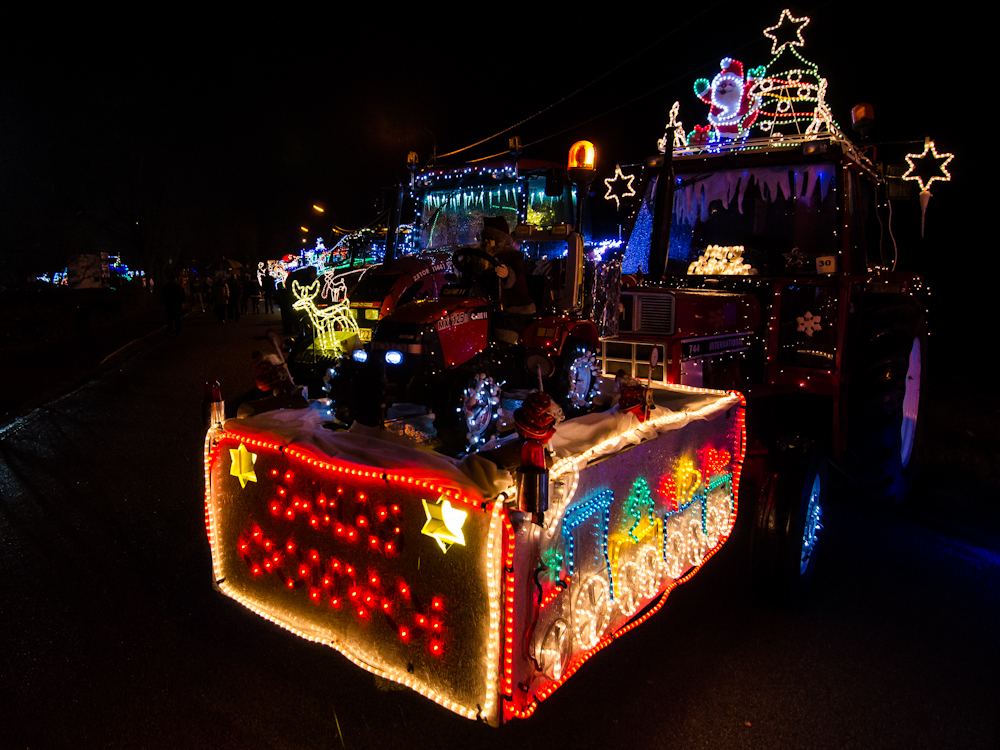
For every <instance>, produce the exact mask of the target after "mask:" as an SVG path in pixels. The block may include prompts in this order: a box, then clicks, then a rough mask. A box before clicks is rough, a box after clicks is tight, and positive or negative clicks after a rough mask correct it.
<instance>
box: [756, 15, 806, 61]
mask: <svg viewBox="0 0 1000 750" xmlns="http://www.w3.org/2000/svg"><path fill="white" fill-rule="evenodd" d="M786 18H787V19H788V21H789V23H790V24H791V25H792V26H793V27H794V26H795V24H800V25H799V26H798V27H796V28H795V39H791V40H789V41H787V42H781V43H780V44H779V43H778V36H777V34H772V33H771V32H772V31H781V32H782V35H784V32H785V31H790V30H791V29H782V28H781V27H782V26H783V25H784V23H785V19H786ZM808 25H809V18H808V16H802V18H795V17H794V16H793V15H792V14H791V13H789V12H788V8H785V9H784V10H783V11H781V15H780V16H779V17H778V22H777V23H776V24H775V25H774V26H770V27H768V28H766V29H764V36H766V37H767V38H768V39H770V40H771V54H772V55H775V56H777V55H780V54H781V53H782V52H784V51H785V47H802V46H804V45H805V40H804V39H803V38H802V29H804V28H805V27H806V26H808Z"/></svg>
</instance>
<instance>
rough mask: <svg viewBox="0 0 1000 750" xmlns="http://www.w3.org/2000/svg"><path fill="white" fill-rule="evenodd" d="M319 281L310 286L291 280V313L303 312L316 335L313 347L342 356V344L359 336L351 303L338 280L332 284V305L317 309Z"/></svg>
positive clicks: (344, 288) (343, 286)
mask: <svg viewBox="0 0 1000 750" xmlns="http://www.w3.org/2000/svg"><path fill="white" fill-rule="evenodd" d="M319 291H320V289H319V279H316V281H314V282H313V283H312V284H310V285H309V286H302V285H301V284H299V282H297V281H294V280H293V281H292V294H293V295H294V296H295V302H294V303H292V309H293V310H305V312H306V314H307V315H308V316H309V322H310V323H312V327H313V331H315V336H316V344H315V346H316V348H317V349H323V350H326V351H333V352H334V354H335V355H336V356H340V355H341V354H343V353H344V346H343V341H344V340H345V339H348V338H350V337H351V336H356V335H357V334H358V324H357V322H355V320H354V318H353V317H351V307H350V302H349V300H348V299H347V285H346V284H344V282H343V280H338V281H337V282H335V283H334V285H333V297H332V298H333V304H332V305H330V306H329V307H324V308H322V309H320V308H318V307H316V297H317V296H318V295H319Z"/></svg>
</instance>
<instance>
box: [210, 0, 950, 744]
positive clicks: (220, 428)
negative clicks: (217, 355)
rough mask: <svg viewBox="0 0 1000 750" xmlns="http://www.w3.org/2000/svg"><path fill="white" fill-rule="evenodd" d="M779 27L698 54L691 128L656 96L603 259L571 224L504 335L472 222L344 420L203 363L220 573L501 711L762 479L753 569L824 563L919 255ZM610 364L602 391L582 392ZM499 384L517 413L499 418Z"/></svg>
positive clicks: (596, 643) (536, 688) (710, 539)
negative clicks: (746, 48)
mask: <svg viewBox="0 0 1000 750" xmlns="http://www.w3.org/2000/svg"><path fill="white" fill-rule="evenodd" d="M786 21H787V22H789V23H791V24H793V25H794V24H799V26H798V27H797V32H801V28H802V27H803V26H804V24H805V22H807V19H795V18H792V17H791V16H790V15H788V13H787V11H785V12H783V13H782V15H781V19H780V21H779V24H778V25H777V26H775V27H773V28H772V29H768V30H767V32H774V31H775V30H777V29H779V27H781V26H783V24H784V23H785V22H786ZM787 31H788V29H782V32H783V33H782V34H781V36H782V37H783V38H787V37H788V36H789V35H788V34H787V33H784V32H787ZM768 36H769V37H770V38H772V39H775V46H774V47H773V48H772V54H774V55H775V57H774V59H772V60H771V62H770V63H768V64H767V65H765V66H761V67H758V68H754V69H752V70H751V71H749V72H745V71H744V68H743V66H742V65H737V64H736V61H733V60H731V59H726V60H724V61H723V64H722V66H721V68H722V73H720V74H719V76H717V77H716V79H715V81H714V82H711V83H709V82H708V81H707V80H706V81H699V82H698V84H697V85H696V87H695V92H696V94H697V95H698V96H699V97H700V98H702V99H703V100H707V101H710V102H711V109H710V118H709V124H708V125H705V126H702V127H698V128H696V129H695V131H692V132H691V133H689V134H685V133H684V131H683V130H682V128H681V125H680V123H679V122H677V121H676V111H677V110H676V108H675V109H674V112H673V116H672V120H671V123H670V125H669V126H668V129H667V133H666V135H665V137H664V138H663V139H662V140H661V144H662V149H661V153H660V154H658V155H657V156H654V157H652V158H651V159H649V160H647V162H646V164H645V166H644V169H643V174H642V181H641V183H642V184H641V187H640V189H639V191H638V199H639V200H638V203H639V205H638V207H637V209H636V211H635V213H634V216H633V218H632V221H631V222H630V228H629V236H628V242H627V244H626V246H625V249H624V251H623V254H622V256H620V257H612V258H610V259H608V260H604V261H601V262H600V263H598V264H596V267H595V268H593V269H592V270H593V276H592V278H591V279H590V280H589V281H588V284H589V287H590V288H589V291H587V290H586V287H587V284H584V283H583V281H584V277H583V274H582V269H583V262H582V255H583V248H582V241H581V240H580V239H579V237H578V236H577V235H575V234H569V236H568V237H567V238H566V241H567V244H568V252H567V257H566V260H565V262H564V263H563V270H564V273H563V274H562V276H561V278H560V283H559V284H555V285H554V286H555V287H556V292H557V293H556V294H555V295H553V296H552V298H551V299H547V300H542V302H543V304H541V305H539V308H540V309H541V310H542V311H543V314H542V315H539V316H535V317H530V318H527V319H524V320H522V321H521V324H520V325H519V326H518V327H517V329H516V330H515V331H513V333H514V337H515V338H516V340H517V343H516V344H509V343H508V344H503V343H501V342H502V341H503V340H504V339H505V338H508V337H507V336H506V335H503V336H502V335H500V333H499V332H502V331H506V332H508V333H510V332H511V326H512V325H513V321H515V320H516V319H514V318H512V316H510V315H509V311H505V310H504V309H503V306H502V304H501V301H502V297H501V295H500V294H499V292H498V291H494V290H493V288H492V285H493V284H499V282H498V281H497V278H501V277H502V274H497V273H496V272H495V271H493V270H492V269H491V268H490V267H491V266H492V259H491V258H489V257H479V256H477V254H476V253H474V252H472V251H462V252H461V253H459V254H458V255H457V257H456V258H455V261H456V265H457V266H458V268H459V270H460V271H463V276H462V279H461V280H460V281H459V282H458V283H453V284H449V285H447V286H445V287H444V288H443V289H442V290H441V293H440V295H439V297H438V299H436V300H433V299H425V300H416V301H412V302H410V303H409V304H403V305H400V306H398V307H397V308H396V309H395V310H394V311H392V312H391V313H390V314H388V315H386V316H385V317H384V318H382V319H381V320H380V321H379V324H378V327H377V328H376V329H375V331H374V333H373V335H372V340H371V346H370V348H368V349H363V348H358V349H355V350H354V351H353V354H352V358H351V359H350V360H349V363H350V365H349V367H348V368H346V369H344V371H343V372H342V373H341V376H339V377H343V378H344V379H345V381H346V382H347V383H348V384H349V388H348V392H347V394H346V395H345V396H343V397H342V398H341V399H340V400H341V401H343V403H345V404H347V405H348V406H349V408H350V409H351V410H353V411H354V412H355V415H354V419H353V421H352V423H351V424H350V426H349V427H348V426H346V425H345V423H344V422H342V421H337V420H334V418H333V411H334V408H335V407H336V406H338V404H337V403H334V402H332V401H331V400H330V399H316V400H314V401H311V402H306V400H305V399H301V398H300V399H299V400H298V401H296V402H295V403H294V404H292V403H291V402H287V401H286V402H281V403H284V404H285V406H284V408H281V407H280V406H275V405H274V403H275V402H271V403H268V404H265V407H266V409H264V408H249V409H246V410H245V411H244V409H243V407H242V406H241V408H240V412H239V414H240V415H241V416H238V417H237V418H235V419H233V418H230V419H226V413H225V405H224V403H223V402H222V401H221V394H220V393H218V389H217V388H216V389H214V390H213V391H212V399H211V402H210V403H209V404H208V414H209V415H210V426H209V429H208V433H207V435H206V440H205V447H204V463H205V522H206V529H207V535H208V539H209V543H210V546H211V553H212V572H213V582H214V585H215V586H216V588H217V589H218V590H219V591H220V592H222V593H224V594H225V595H226V596H229V597H231V598H232V599H234V600H235V601H236V602H239V603H240V604H242V605H243V606H245V607H247V608H248V609H250V610H251V611H253V612H255V613H256V614H258V615H260V616H261V617H264V618H266V619H268V620H269V621H271V622H273V623H275V624H277V625H279V626H280V627H283V628H286V629H287V630H289V631H290V632H292V633H294V634H296V635H298V636H300V637H302V638H304V639H308V640H309V641H311V642H316V643H320V644H323V645H326V646H328V647H330V648H331V649H335V650H337V651H338V652H340V653H342V654H343V655H344V656H345V657H346V658H347V659H349V660H350V661H351V663H352V664H354V665H357V666H359V667H361V668H363V669H366V670H368V671H370V672H372V673H373V674H375V675H376V676H378V677H380V678H383V679H387V680H391V681H393V682H396V683H399V684H401V685H405V686H407V687H409V688H412V689H413V690H416V691H418V692H420V693H421V694H422V695H424V696H426V697H428V698H430V699H431V700H434V701H436V702H437V703H439V704H441V705H442V706H444V707H446V708H447V709H449V710H450V711H453V712H455V713H457V714H459V715H461V716H464V717H467V718H469V719H474V720H478V721H483V722H486V723H488V724H490V725H493V726H496V725H498V724H500V723H502V722H504V721H507V720H509V719H513V718H527V717H529V716H531V715H532V714H533V713H534V712H535V711H536V710H538V709H539V706H540V705H541V704H542V703H543V702H544V701H545V700H546V699H547V698H548V697H549V696H551V695H552V693H553V692H554V691H555V690H557V689H559V688H560V687H561V686H562V685H564V684H565V683H566V681H567V680H568V679H569V678H570V677H572V675H573V674H575V673H576V672H577V671H578V670H579V669H580V668H581V667H583V666H584V664H585V663H586V662H587V660H588V659H589V658H590V657H591V656H593V655H595V654H596V653H598V652H599V651H601V650H603V649H605V648H606V647H608V646H610V645H611V644H613V643H614V641H615V640H617V639H618V638H620V637H622V636H623V635H625V634H626V633H627V632H628V631H629V630H631V629H633V628H635V627H637V626H639V625H641V624H642V623H643V622H645V621H646V620H648V619H649V618H650V617H652V616H653V615H655V613H656V612H657V611H659V609H660V608H662V607H663V606H664V604H665V602H666V600H667V597H668V595H669V594H670V592H671V591H673V590H674V589H675V588H676V587H677V586H679V585H682V584H684V583H685V582H687V581H688V580H690V579H691V577H692V576H693V575H694V574H695V573H697V571H698V570H699V569H700V568H701V567H702V566H703V565H704V564H705V563H706V561H708V560H709V559H710V558H711V557H712V556H713V555H714V554H715V553H716V552H717V551H718V550H719V549H720V547H721V546H722V545H723V544H724V543H725V542H726V540H727V539H728V538H729V536H730V534H731V533H732V531H733V528H734V525H735V523H736V517H737V510H738V508H739V505H740V501H741V500H743V501H744V504H745V505H744V507H746V503H745V501H746V499H747V498H749V499H750V500H751V501H753V500H756V507H755V509H754V505H753V503H752V502H751V503H750V507H751V509H752V510H751V514H752V516H753V535H752V544H751V547H752V567H753V572H754V577H755V579H756V580H757V581H758V583H759V584H760V585H761V588H762V589H763V590H764V591H766V592H767V593H768V594H780V595H783V596H788V595H796V594H799V593H801V592H803V591H804V589H805V587H806V585H807V584H808V582H809V579H810V577H811V575H812V572H813V569H814V566H815V554H814V552H815V549H816V544H817V542H818V541H819V540H820V539H821V538H822V537H821V530H822V508H823V504H824V501H825V498H826V493H827V491H828V484H829V480H830V476H831V472H830V471H829V467H830V466H834V467H836V468H837V469H839V470H840V471H839V472H838V473H840V474H843V475H844V476H845V477H848V478H850V480H851V482H852V483H851V486H852V487H853V488H854V491H855V492H856V493H857V494H859V495H864V496H866V497H870V498H873V499H881V500H887V501H898V500H899V499H900V498H901V497H902V496H903V495H904V494H905V492H906V490H907V488H908V486H909V483H910V482H911V481H912V478H913V469H914V458H915V446H916V444H917V439H918V436H919V426H920V425H919V416H920V390H921V389H920V386H921V370H922V367H921V365H922V354H923V352H924V350H925V337H926V325H925V321H924V316H923V308H922V305H921V301H920V294H921V291H922V284H921V281H920V279H919V277H917V276H916V275H914V274H910V273H903V272H901V271H897V270H895V265H896V248H895V245H894V244H893V245H892V250H891V251H890V250H889V247H888V246H887V245H886V242H887V238H888V237H891V233H890V232H888V231H887V229H888V228H887V227H885V222H886V221H887V219H888V217H887V216H886V215H884V214H885V213H886V212H883V211H881V210H880V206H881V205H882V204H883V203H884V201H885V199H886V196H885V192H884V191H885V190H886V187H887V180H886V178H885V176H884V175H885V172H884V171H883V169H882V168H881V167H880V166H878V165H877V164H875V163H874V162H873V161H872V160H870V159H869V157H868V156H867V155H866V153H865V152H863V151H862V150H861V149H859V148H858V147H856V146H855V145H854V144H852V143H851V141H850V140H849V139H848V138H847V137H846V136H845V135H844V134H843V133H842V132H841V131H840V130H839V128H837V126H836V124H835V123H834V122H833V121H832V119H831V118H830V115H829V110H828V108H827V107H826V104H825V98H824V97H825V90H826V81H825V79H821V78H819V77H818V75H816V74H815V67H814V66H813V67H811V68H809V69H808V70H807V69H803V68H801V65H802V64H803V58H801V55H798V54H796V70H794V71H790V72H789V74H784V73H781V72H778V70H777V67H778V66H777V60H778V57H779V56H780V54H781V52H782V51H783V50H784V49H785V48H786V47H787V46H788V44H793V45H796V46H801V36H800V34H799V33H796V34H795V36H796V37H798V39H799V42H797V43H795V42H786V43H785V44H784V45H781V46H779V45H778V42H777V41H776V39H777V36H778V35H777V34H772V33H768ZM741 87H742V88H741ZM706 97H707V99H706ZM868 109H870V108H868ZM856 112H858V110H856ZM855 119H856V121H857V122H859V123H861V122H863V121H864V120H865V119H870V118H866V117H863V116H861V115H860V113H859V114H858V116H857V117H856V118H855ZM751 125H753V126H754V127H756V128H760V129H762V130H763V135H760V136H759V137H751V133H750V132H749V128H750V127H751ZM928 153H933V156H934V158H935V159H938V161H928V160H926V159H925V160H924V161H921V162H919V163H920V165H921V167H920V169H918V168H917V167H916V166H915V165H916V164H917V160H919V159H920V158H922V157H917V160H911V169H910V171H909V172H907V173H906V174H905V175H904V174H901V177H904V178H905V177H908V176H912V174H911V173H919V175H918V177H919V179H920V180H921V188H922V190H923V189H925V187H926V185H927V184H929V181H930V180H932V179H935V176H934V175H933V169H934V168H937V169H939V170H940V171H943V165H942V163H941V160H940V157H938V155H937V153H936V152H934V151H933V150H932V149H930V148H929V147H927V148H925V151H924V155H923V156H926V154H928ZM945 163H946V162H945ZM924 168H926V169H927V170H930V173H928V172H927V171H921V170H923V169H924ZM616 174H617V170H616ZM945 174H946V173H945ZM937 179H944V178H943V177H939V178H937ZM884 227H885V230H884V231H883V228H884ZM553 231H554V230H553ZM476 266H480V267H481V266H486V268H485V269H482V268H479V269H477V268H476ZM622 269H623V270H624V271H625V276H624V277H622V276H621V275H620V274H619V271H620V270H622ZM640 270H641V271H642V272H643V274H642V275H643V277H644V279H645V280H642V279H640V278H639V276H640V274H639V271H640ZM477 277H478V278H477ZM619 282H621V283H619ZM581 289H583V290H584V291H581ZM556 299H558V304H556V305H554V308H555V311H554V312H553V311H552V310H551V309H550V308H549V305H548V303H549V302H553V301H554V300H556ZM588 300H589V301H588ZM598 302H599V303H600V304H598ZM584 310H587V311H589V314H584V312H583V311H584ZM616 328H617V330H615V329H616ZM599 331H600V336H598V332H599ZM597 347H600V352H601V358H600V365H598V363H597V360H596V357H595V353H596V349H597ZM276 357H277V355H276ZM265 364H266V363H265ZM280 364H281V363H280V362H273V363H271V365H273V366H271V367H268V368H265V367H263V366H262V367H261V368H260V369H261V376H260V378H263V376H264V375H267V374H268V372H271V371H275V370H280V367H279V365H280ZM351 368H353V369H351ZM601 370H603V373H604V375H606V376H607V377H606V379H605V378H600V377H599V372H600V371H601ZM612 376H614V378H615V380H616V381H617V384H618V396H617V400H616V401H615V402H614V403H613V404H610V405H608V408H606V409H605V410H603V411H591V410H590V404H591V399H592V396H593V394H594V391H595V390H596V384H597V383H598V382H600V383H608V384H610V382H611V377H612ZM260 378H259V379H260ZM279 380H280V378H279ZM267 382H268V383H269V382H270V381H269V380H268V381H267ZM539 385H541V386H542V388H541V389H538V386H539ZM515 397H516V398H515ZM550 397H551V398H550ZM505 398H509V399H510V400H512V401H517V402H518V403H519V406H518V408H516V409H514V411H513V421H514V424H515V427H516V432H515V433H511V434H508V435H505V436H502V437H500V438H498V439H496V440H489V438H490V437H491V435H492V434H493V431H494V430H495V428H496V422H497V407H498V406H499V405H500V403H501V401H502V400H504V399H505ZM550 401H555V402H557V404H558V405H560V406H561V407H562V410H563V411H564V412H566V413H568V414H569V415H570V418H568V419H566V420H564V421H562V422H558V420H557V414H556V412H557V411H558V410H556V409H554V408H552V404H551V403H550ZM244 406H246V405H244ZM393 411H395V412H396V413H397V414H398V413H407V414H418V415H419V416H420V417H422V418H423V419H424V421H428V420H429V419H430V416H431V415H433V426H434V428H435V429H436V432H437V443H435V444H431V445H428V444H427V442H426V441H424V440H422V439H421V438H420V437H419V436H415V435H413V434H411V433H409V432H405V431H404V432H398V431H394V430H392V429H382V428H383V427H388V426H389V425H388V422H389V421H391V420H392V419H394V418H395V417H393ZM573 415H576V416H573ZM741 489H742V490H743V492H742V493H741ZM747 489H749V490H750V491H749V493H747V491H746V490H747ZM744 512H746V511H744ZM612 650H613V649H612ZM622 689H623V690H630V689H633V688H630V687H629V686H628V685H627V684H623V685H622Z"/></svg>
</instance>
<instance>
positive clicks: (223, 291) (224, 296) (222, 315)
mask: <svg viewBox="0 0 1000 750" xmlns="http://www.w3.org/2000/svg"><path fill="white" fill-rule="evenodd" d="M212 304H213V306H214V307H215V317H216V318H218V319H219V322H220V323H225V322H226V307H227V306H228V304H229V286H228V285H227V284H226V280H225V278H221V279H216V280H215V284H214V285H213V287H212Z"/></svg>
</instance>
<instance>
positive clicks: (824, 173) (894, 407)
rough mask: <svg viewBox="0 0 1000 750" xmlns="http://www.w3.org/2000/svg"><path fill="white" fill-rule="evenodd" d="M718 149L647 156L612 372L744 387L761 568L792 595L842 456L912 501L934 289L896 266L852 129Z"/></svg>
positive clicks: (842, 468)
mask: <svg viewBox="0 0 1000 750" xmlns="http://www.w3.org/2000/svg"><path fill="white" fill-rule="evenodd" d="M668 142H669V141H668ZM712 151H714V152H712ZM712 151H709V150H703V149H699V148H689V149H678V150H677V151H675V152H673V153H672V152H671V151H669V150H668V151H667V152H666V153H664V154H662V155H659V156H656V157H653V158H650V159H649V160H647V162H646V164H645V168H644V172H643V184H642V187H641V188H640V192H639V195H640V196H641V197H642V198H641V201H640V203H639V206H638V208H637V210H636V212H635V215H634V217H633V222H632V228H631V236H630V239H629V242H628V245H627V250H626V252H625V268H626V270H631V269H632V268H634V267H635V266H636V265H638V266H639V267H640V268H645V269H646V270H647V276H646V279H647V281H645V282H642V281H640V282H639V283H635V284H633V286H631V288H624V289H623V291H622V295H621V300H620V310H621V319H620V330H619V333H618V335H617V336H615V337H612V338H609V339H606V340H604V341H603V343H602V356H601V360H602V367H603V371H604V372H605V373H607V374H613V373H615V372H616V371H618V370H620V369H624V370H625V371H626V372H627V373H628V374H630V375H634V376H638V377H642V378H646V377H651V378H652V381H653V383H654V384H655V383H658V382H659V383H664V384H666V383H673V384H681V385H691V386H697V387H701V386H703V387H706V388H718V389H730V388H731V389H735V390H738V391H740V392H741V393H743V394H745V396H746V398H747V435H748V438H749V440H750V445H749V446H748V452H747V467H746V469H747V470H746V472H745V473H744V477H745V479H744V481H745V482H749V483H751V487H753V486H756V489H757V491H758V496H759V503H758V510H757V518H756V524H755V529H754V540H753V550H754V556H753V567H754V572H755V576H756V578H757V580H758V581H759V582H761V583H762V585H763V586H765V587H767V588H770V589H772V592H773V593H779V594H793V595H794V594H796V593H798V592H800V591H802V590H804V588H805V586H806V584H807V583H808V581H809V578H810V576H811V574H812V570H813V564H812V563H813V551H814V549H815V543H816V541H817V538H818V537H817V532H818V531H819V530H820V528H821V512H822V507H823V503H824V501H825V497H826V493H827V485H828V475H827V467H828V465H829V466H833V467H835V468H836V470H837V474H838V476H841V477H843V478H845V480H846V482H847V484H848V487H850V488H851V491H853V493H854V494H856V495H859V496H864V497H867V498H870V499H873V500H880V501H889V502H899V501H900V500H901V499H902V497H903V496H904V495H905V494H906V493H907V491H908V490H909V487H910V485H911V483H912V481H913V475H914V465H915V461H914V446H915V445H916V441H917V437H918V434H919V426H920V422H919V416H920V393H921V370H922V367H921V364H922V358H923V354H924V351H925V346H926V335H927V329H926V324H925V320H924V303H923V299H922V292H923V284H922V282H921V279H920V277H919V276H917V275H916V274H913V273H905V272H900V271H896V270H894V269H895V266H896V261H897V254H898V250H897V248H896V245H895V242H896V241H895V239H894V238H893V237H892V233H891V231H890V230H889V227H888V220H889V213H888V210H887V209H886V208H884V206H885V204H886V202H887V195H886V191H887V180H886V178H885V170H884V169H883V167H881V166H879V165H876V164H875V163H873V162H872V161H870V160H869V158H868V157H867V156H866V155H865V154H864V153H862V151H861V150H859V149H858V148H857V147H855V146H854V145H853V144H852V143H851V142H850V141H848V140H847V139H846V138H845V137H844V136H843V134H841V133H839V132H838V133H829V134H821V135H819V136H816V135H809V136H801V137H796V138H786V139H784V140H782V141H778V142H775V141H771V140H768V139H760V140H759V141H756V142H755V141H752V140H751V141H746V142H745V143H744V142H734V143H733V144H731V145H730V146H729V147H720V148H716V149H713V150H712ZM630 264H632V265H630ZM626 278H627V277H626ZM648 279H652V280H651V281H650V280H648ZM654 350H655V351H656V354H657V359H658V360H659V362H660V363H661V364H659V365H656V366H655V367H654V369H653V370H652V372H650V366H649V364H648V363H649V361H650V354H651V353H652V352H653V351H654Z"/></svg>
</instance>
